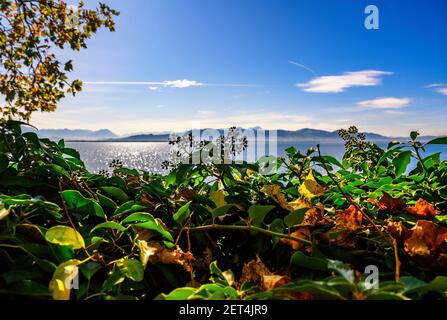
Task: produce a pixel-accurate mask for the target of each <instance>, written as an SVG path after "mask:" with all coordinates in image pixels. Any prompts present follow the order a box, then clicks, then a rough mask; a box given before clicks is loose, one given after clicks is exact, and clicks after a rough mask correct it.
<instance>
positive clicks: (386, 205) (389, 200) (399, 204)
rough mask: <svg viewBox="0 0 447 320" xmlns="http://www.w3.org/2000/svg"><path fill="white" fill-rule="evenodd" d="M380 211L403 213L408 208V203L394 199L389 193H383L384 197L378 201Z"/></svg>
mask: <svg viewBox="0 0 447 320" xmlns="http://www.w3.org/2000/svg"><path fill="white" fill-rule="evenodd" d="M377 206H378V207H379V209H380V210H386V211H391V212H394V213H397V212H400V211H403V210H404V209H405V208H406V202H405V200H404V199H401V198H393V197H392V196H390V195H389V194H388V193H386V192H383V195H382V197H381V198H380V199H379V201H377Z"/></svg>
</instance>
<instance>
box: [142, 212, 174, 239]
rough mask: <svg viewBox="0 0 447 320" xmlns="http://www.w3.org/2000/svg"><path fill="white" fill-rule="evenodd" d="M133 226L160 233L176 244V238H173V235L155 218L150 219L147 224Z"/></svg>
mask: <svg viewBox="0 0 447 320" xmlns="http://www.w3.org/2000/svg"><path fill="white" fill-rule="evenodd" d="M133 226H134V227H138V228H143V229H148V230H152V231H155V232H158V233H159V234H161V235H162V236H163V237H165V238H166V239H168V240H169V241H172V242H174V238H172V235H171V234H170V233H169V232H168V231H166V230H165V229H163V227H162V226H161V225H160V224H159V223H158V221H157V220H156V219H154V218H152V219H148V220H147V221H146V222H142V223H137V224H133Z"/></svg>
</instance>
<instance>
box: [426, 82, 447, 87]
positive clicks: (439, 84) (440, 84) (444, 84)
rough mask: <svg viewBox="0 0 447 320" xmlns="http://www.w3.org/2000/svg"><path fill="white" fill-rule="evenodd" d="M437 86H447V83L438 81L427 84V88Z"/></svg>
mask: <svg viewBox="0 0 447 320" xmlns="http://www.w3.org/2000/svg"><path fill="white" fill-rule="evenodd" d="M436 87H447V83H441V82H438V83H431V84H427V85H426V86H425V88H436Z"/></svg>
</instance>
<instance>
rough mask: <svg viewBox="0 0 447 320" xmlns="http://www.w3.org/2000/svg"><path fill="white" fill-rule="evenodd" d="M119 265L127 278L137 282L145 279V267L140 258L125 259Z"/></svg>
mask: <svg viewBox="0 0 447 320" xmlns="http://www.w3.org/2000/svg"><path fill="white" fill-rule="evenodd" d="M118 265H119V267H120V268H121V271H122V272H123V273H124V275H125V276H126V277H127V278H129V279H131V280H133V281H137V282H139V281H142V280H143V279H144V267H143V264H142V263H141V262H140V261H139V260H136V259H124V261H120V263H118Z"/></svg>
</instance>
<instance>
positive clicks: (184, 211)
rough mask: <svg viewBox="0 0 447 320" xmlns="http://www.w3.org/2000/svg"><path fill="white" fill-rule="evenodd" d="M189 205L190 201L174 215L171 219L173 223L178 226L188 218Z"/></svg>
mask: <svg viewBox="0 0 447 320" xmlns="http://www.w3.org/2000/svg"><path fill="white" fill-rule="evenodd" d="M190 205H191V201H189V202H188V203H187V204H185V205H183V206H182V207H180V209H178V211H177V212H176V213H175V214H174V216H173V218H174V221H175V222H177V223H178V224H183V222H184V221H185V220H186V219H188V218H189V215H190V211H189V206H190Z"/></svg>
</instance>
